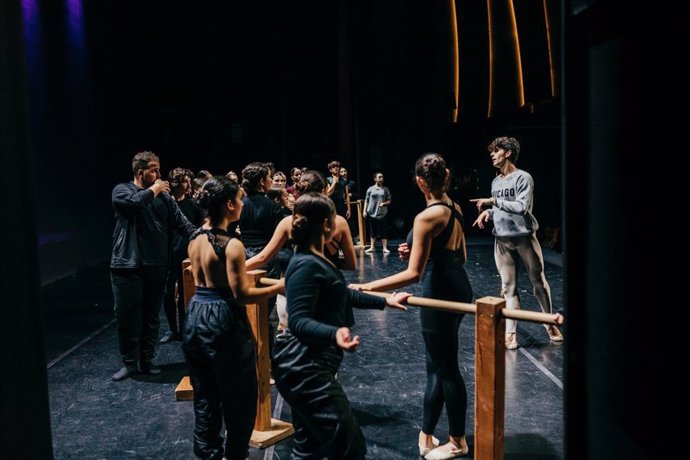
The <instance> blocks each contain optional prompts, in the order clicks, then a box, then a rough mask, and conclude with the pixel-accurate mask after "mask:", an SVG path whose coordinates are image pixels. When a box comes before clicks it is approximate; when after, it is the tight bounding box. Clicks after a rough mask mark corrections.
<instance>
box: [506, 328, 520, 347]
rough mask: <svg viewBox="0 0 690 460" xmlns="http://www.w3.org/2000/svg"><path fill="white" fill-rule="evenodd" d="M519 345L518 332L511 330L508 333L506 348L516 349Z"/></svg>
mask: <svg viewBox="0 0 690 460" xmlns="http://www.w3.org/2000/svg"><path fill="white" fill-rule="evenodd" d="M517 347H518V342H517V334H516V333H515V332H511V333H510V334H506V349H507V350H515V349H517Z"/></svg>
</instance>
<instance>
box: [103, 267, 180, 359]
mask: <svg viewBox="0 0 690 460" xmlns="http://www.w3.org/2000/svg"><path fill="white" fill-rule="evenodd" d="M167 274H168V267H167V266H165V265H155V266H144V267H140V268H137V269H119V268H114V269H111V271H110V281H111V283H112V286H113V298H114V300H115V316H116V317H117V336H118V342H119V344H120V354H121V355H122V361H123V362H124V363H125V365H127V366H135V365H136V364H137V362H138V361H140V362H150V361H151V360H152V359H153V357H154V356H155V354H156V339H157V338H158V328H159V326H160V318H159V314H160V311H161V307H162V305H163V295H164V292H165V280H166V277H167Z"/></svg>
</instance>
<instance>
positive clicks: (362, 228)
mask: <svg viewBox="0 0 690 460" xmlns="http://www.w3.org/2000/svg"><path fill="white" fill-rule="evenodd" d="M363 207H364V201H362V200H357V230H358V231H359V245H358V246H357V247H360V246H361V247H363V248H364V247H366V246H367V230H366V225H364V215H363V211H364V210H363V209H362V208H363Z"/></svg>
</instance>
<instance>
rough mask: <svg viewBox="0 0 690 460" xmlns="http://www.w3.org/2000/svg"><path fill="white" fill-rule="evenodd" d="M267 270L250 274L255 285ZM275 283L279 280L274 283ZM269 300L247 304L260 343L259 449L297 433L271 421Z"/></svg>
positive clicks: (256, 444)
mask: <svg viewBox="0 0 690 460" xmlns="http://www.w3.org/2000/svg"><path fill="white" fill-rule="evenodd" d="M265 274H266V271H265V270H251V271H249V272H247V276H248V277H249V282H250V284H251V285H252V286H255V287H256V286H259V285H260V284H261V280H262V279H266V280H268V279H270V278H262V276H264V275H265ZM272 281H274V283H270V284H275V283H276V282H277V280H272ZM268 314H269V312H268V300H267V299H264V300H262V301H261V302H259V303H256V304H247V317H248V318H249V324H250V325H251V327H252V332H253V333H254V338H255V341H256V380H257V384H258V387H259V392H258V398H257V403H256V404H257V406H256V420H255V421H254V432H253V433H252V437H251V439H250V440H249V445H250V446H252V447H255V448H257V449H263V448H265V447H268V446H271V445H273V444H275V443H277V442H279V441H282V440H283V439H285V438H287V437H288V436H292V435H293V434H294V433H295V429H294V428H293V427H292V424H291V423H287V422H284V421H282V420H278V419H274V418H271V382H270V379H271V358H270V350H269V336H268V334H269V333H270V332H269V325H268Z"/></svg>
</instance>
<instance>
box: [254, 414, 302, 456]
mask: <svg viewBox="0 0 690 460" xmlns="http://www.w3.org/2000/svg"><path fill="white" fill-rule="evenodd" d="M293 434H295V429H294V428H293V427H292V424H291V423H287V422H283V421H282V420H278V419H275V418H272V419H271V428H270V429H269V430H266V431H257V430H254V431H253V432H252V437H251V439H250V440H249V445H250V446H252V447H254V448H255V449H265V448H266V447H268V446H272V445H273V444H275V443H277V442H280V441H282V440H283V439H285V438H287V437H289V436H292V435H293Z"/></svg>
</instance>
